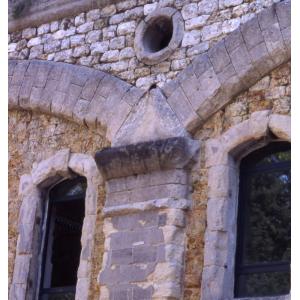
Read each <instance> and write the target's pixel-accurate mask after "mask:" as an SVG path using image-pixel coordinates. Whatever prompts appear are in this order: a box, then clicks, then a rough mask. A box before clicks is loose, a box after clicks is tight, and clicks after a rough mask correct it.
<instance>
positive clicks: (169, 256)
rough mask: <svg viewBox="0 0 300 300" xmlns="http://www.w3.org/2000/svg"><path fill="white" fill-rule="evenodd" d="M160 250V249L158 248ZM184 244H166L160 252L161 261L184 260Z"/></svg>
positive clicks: (176, 261)
mask: <svg viewBox="0 0 300 300" xmlns="http://www.w3.org/2000/svg"><path fill="white" fill-rule="evenodd" d="M160 250H162V249H160ZM184 251H185V249H184V246H183V244H182V245H174V244H172V243H171V244H166V245H165V246H164V249H163V251H161V252H162V255H161V256H162V259H161V260H162V261H166V262H170V263H175V264H182V262H183V261H184Z"/></svg>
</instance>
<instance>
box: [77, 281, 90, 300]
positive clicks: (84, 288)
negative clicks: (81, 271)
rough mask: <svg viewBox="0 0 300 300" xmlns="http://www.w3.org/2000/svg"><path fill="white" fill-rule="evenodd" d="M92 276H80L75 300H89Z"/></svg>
mask: <svg viewBox="0 0 300 300" xmlns="http://www.w3.org/2000/svg"><path fill="white" fill-rule="evenodd" d="M89 286H90V278H78V279H77V284H76V295H75V300H88V298H89V297H88V296H89Z"/></svg>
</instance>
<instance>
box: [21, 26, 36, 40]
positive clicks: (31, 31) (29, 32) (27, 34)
mask: <svg viewBox="0 0 300 300" xmlns="http://www.w3.org/2000/svg"><path fill="white" fill-rule="evenodd" d="M35 36H36V28H26V29H24V30H23V31H22V38H23V39H30V38H32V37H35Z"/></svg>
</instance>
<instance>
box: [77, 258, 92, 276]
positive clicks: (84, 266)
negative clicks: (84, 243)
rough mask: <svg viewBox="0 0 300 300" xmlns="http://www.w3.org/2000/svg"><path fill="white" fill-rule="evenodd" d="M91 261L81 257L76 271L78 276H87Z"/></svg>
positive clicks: (89, 271) (89, 272)
mask: <svg viewBox="0 0 300 300" xmlns="http://www.w3.org/2000/svg"><path fill="white" fill-rule="evenodd" d="M91 269H92V263H91V262H90V261H88V260H83V259H81V260H80V262H79V267H78V271H77V277H78V278H89V276H90V274H91Z"/></svg>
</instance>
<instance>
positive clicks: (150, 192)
mask: <svg viewBox="0 0 300 300" xmlns="http://www.w3.org/2000/svg"><path fill="white" fill-rule="evenodd" d="M186 195H187V187H186V186H185V185H181V184H166V185H161V186H152V187H144V188H139V189H135V190H132V191H131V195H130V202H131V203H134V202H143V201H147V200H152V199H161V198H177V199H180V198H186Z"/></svg>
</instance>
